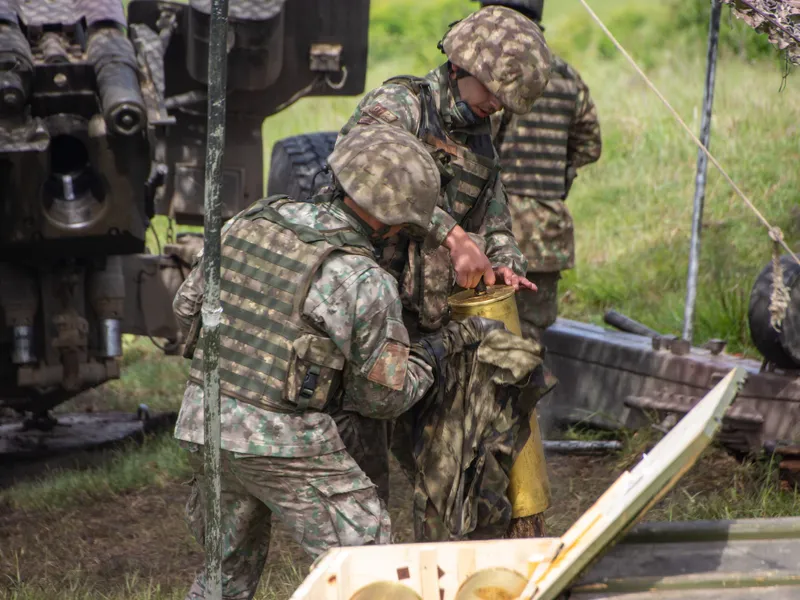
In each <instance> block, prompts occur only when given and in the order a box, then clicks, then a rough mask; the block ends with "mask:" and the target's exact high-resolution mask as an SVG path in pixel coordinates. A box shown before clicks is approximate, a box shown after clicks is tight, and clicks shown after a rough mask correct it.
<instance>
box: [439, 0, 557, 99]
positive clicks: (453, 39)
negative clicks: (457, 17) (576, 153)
mask: <svg viewBox="0 0 800 600" xmlns="http://www.w3.org/2000/svg"><path fill="white" fill-rule="evenodd" d="M439 48H441V50H442V51H443V52H444V53H445V54H446V55H447V58H448V60H449V61H450V62H451V63H452V64H454V65H456V66H458V67H461V68H462V69H464V70H465V71H467V72H469V74H470V75H472V76H473V77H475V78H476V79H477V80H478V81H480V82H481V83H482V84H483V85H484V86H486V89H488V90H489V91H490V92H492V93H493V94H494V95H495V96H497V98H498V100H500V102H502V103H503V106H504V107H505V108H507V109H508V110H510V111H511V112H513V113H516V114H525V113H528V112H530V111H531V109H532V108H533V103H534V102H535V101H536V99H537V98H539V96H541V95H542V92H543V91H544V88H545V86H547V82H548V81H549V80H550V50H549V48H548V47H547V43H546V42H545V41H544V35H542V30H541V29H539V27H537V25H536V23H534V22H533V21H531V20H530V19H529V18H527V17H526V16H524V15H522V14H521V13H519V12H517V11H515V10H512V9H510V8H507V7H505V6H485V7H483V8H481V9H480V10H478V11H476V12H474V13H472V14H471V15H470V16H468V17H467V18H465V19H463V20H461V21H458V22H456V23H455V24H454V25H453V26H452V27H451V28H450V30H449V31H448V32H447V33H446V34H445V36H444V38H443V39H442V41H441V42H439Z"/></svg>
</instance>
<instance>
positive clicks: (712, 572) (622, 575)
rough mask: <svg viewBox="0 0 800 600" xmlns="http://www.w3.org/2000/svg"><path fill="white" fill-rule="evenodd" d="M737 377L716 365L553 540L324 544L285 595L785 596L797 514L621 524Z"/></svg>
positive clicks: (668, 481)
mask: <svg viewBox="0 0 800 600" xmlns="http://www.w3.org/2000/svg"><path fill="white" fill-rule="evenodd" d="M746 377H747V375H746V373H745V371H744V370H743V369H740V368H736V369H733V370H732V371H731V372H729V373H727V374H726V376H725V377H724V378H723V379H722V381H720V382H719V383H718V384H717V385H716V386H715V387H714V389H713V390H712V391H711V392H709V393H708V394H707V395H706V396H705V397H704V398H703V399H702V400H701V401H700V402H699V403H698V404H697V406H696V407H695V408H694V409H692V410H691V411H690V412H689V413H688V414H687V415H686V416H685V417H684V418H683V419H682V420H681V421H680V423H678V424H677V425H676V426H675V427H674V428H673V429H672V430H671V431H670V432H669V433H668V434H667V436H666V437H665V438H664V439H662V440H661V441H660V442H659V443H658V444H657V445H656V446H655V447H654V448H653V449H652V450H651V451H650V452H649V453H648V454H646V455H645V456H644V457H643V458H642V460H641V462H639V464H638V465H636V467H635V468H633V469H632V470H630V471H626V472H625V473H623V474H622V476H621V477H619V479H617V480H616V482H614V484H612V485H611V487H610V488H609V489H608V490H607V491H606V492H605V493H604V494H603V495H602V496H601V497H600V498H599V499H598V500H597V502H596V503H595V504H594V505H593V506H592V507H591V508H589V510H587V511H586V512H585V513H584V514H583V515H582V516H581V517H579V518H578V519H577V521H576V522H575V524H574V525H573V526H572V527H571V528H570V529H569V530H568V531H567V532H566V533H564V535H563V536H561V537H560V538H538V539H525V540H519V539H517V540H491V541H466V542H451V543H434V544H399V545H394V546H382V547H372V548H341V549H335V550H330V551H329V552H328V553H327V554H326V555H325V556H324V557H323V558H322V559H320V560H319V561H318V562H317V563H316V565H315V568H314V569H313V570H312V572H311V573H310V575H309V576H308V577H307V578H306V580H305V582H304V583H303V584H302V585H301V586H300V587H299V588H298V589H297V590H296V591H295V593H294V595H293V596H292V600H305V599H311V598H313V599H314V600H317V599H319V600H325V599H334V598H336V599H337V600H340V599H342V600H371V599H373V598H376V599H377V598H409V599H413V598H416V599H420V600H429V599H430V600H434V599H435V600H439V599H442V600H468V599H469V600H472V599H478V598H509V599H510V598H517V599H526V600H527V599H530V600H553V599H555V598H566V597H569V598H580V599H586V600H589V599H600V598H620V599H622V598H625V599H626V600H645V599H653V600H655V599H656V598H660V599H670V598H675V599H677V598H681V599H682V600H683V599H688V600H701V599H704V598H730V599H732V600H733V599H737V600H743V599H750V598H752V599H753V600H755V599H756V598H758V599H766V598H793V597H795V596H796V595H797V594H800V570H798V568H797V561H796V559H795V557H794V554H793V551H796V550H797V549H800V518H786V519H753V520H741V521H727V522H726V521H705V522H704V521H698V522H684V523H680V522H677V523H676V522H673V523H648V524H645V525H642V526H639V527H636V528H634V529H632V530H631V528H632V527H633V525H634V524H635V523H636V521H638V520H639V519H640V518H641V517H642V516H643V515H644V514H645V513H646V512H647V510H648V509H649V508H650V507H652V506H653V505H654V504H655V503H656V502H657V501H658V500H659V499H660V498H661V497H663V495H664V494H666V492H667V491H668V490H669V489H670V488H671V487H672V486H673V485H674V484H675V483H676V481H677V480H678V479H679V478H680V476H681V475H682V474H683V473H685V472H686V471H687V470H688V469H689V468H691V466H692V464H693V463H694V462H695V460H696V459H697V458H698V456H699V455H700V453H701V452H702V451H703V449H704V448H706V447H707V446H708V444H709V443H710V442H711V439H712V437H713V436H714V434H715V433H716V432H717V431H718V429H719V428H720V419H721V417H722V415H723V414H724V413H725V411H726V410H727V409H728V407H729V406H730V404H731V402H732V401H733V399H734V397H735V396H736V393H737V391H738V389H739V387H740V386H741V385H742V383H743V382H744V380H745V378H746Z"/></svg>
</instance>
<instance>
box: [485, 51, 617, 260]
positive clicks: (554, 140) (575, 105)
mask: <svg viewBox="0 0 800 600" xmlns="http://www.w3.org/2000/svg"><path fill="white" fill-rule="evenodd" d="M492 125H493V130H494V140H495V145H496V146H497V149H498V153H499V154H500V162H501V164H502V165H503V172H502V179H503V184H504V186H505V188H506V190H508V194H509V196H508V202H509V208H510V210H511V215H512V217H513V224H514V235H515V237H516V239H517V243H518V244H519V246H520V248H521V249H522V251H523V253H524V254H525V257H526V258H527V259H528V271H529V272H530V271H534V272H537V273H542V272H552V271H561V270H564V269H571V268H572V267H573V266H574V261H575V238H574V231H573V222H572V216H571V215H570V212H569V209H568V208H567V206H566V204H565V203H564V201H565V200H566V199H567V195H568V194H569V190H570V188H571V186H572V183H573V181H574V180H575V177H576V176H577V169H579V168H580V167H582V166H584V165H587V164H590V163H593V162H595V161H597V160H599V158H600V155H601V152H602V138H601V135H600V123H599V121H598V118H597V109H596V107H595V104H594V102H593V101H592V98H591V95H590V93H589V88H588V87H587V86H586V84H585V83H584V82H583V80H582V79H581V77H580V75H579V74H578V72H577V71H576V70H575V69H574V68H572V67H571V66H570V65H568V64H567V63H566V62H564V61H563V60H562V59H561V58H558V57H554V58H553V71H552V76H551V78H550V83H549V84H548V85H547V89H546V90H545V92H544V94H543V96H542V97H541V98H539V100H537V101H536V102H535V103H534V105H533V110H532V111H531V112H530V113H528V114H526V115H512V114H510V113H503V114H501V115H496V116H494V117H493V119H492Z"/></svg>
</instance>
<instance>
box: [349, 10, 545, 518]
mask: <svg viewBox="0 0 800 600" xmlns="http://www.w3.org/2000/svg"><path fill="white" fill-rule="evenodd" d="M439 48H440V49H441V50H442V52H443V53H444V54H445V55H446V56H447V61H446V62H445V63H444V64H442V65H441V66H439V67H438V68H436V69H434V70H433V71H431V72H430V73H428V74H427V75H426V76H425V77H413V76H400V77H394V78H392V79H389V80H388V81H386V82H384V84H383V85H382V86H380V87H378V88H376V89H374V90H372V91H371V92H369V93H368V94H367V95H366V96H365V97H364V98H363V99H362V100H361V102H360V103H359V104H358V107H357V108H356V111H355V113H354V114H353V116H352V117H351V118H350V120H349V121H348V122H347V124H346V125H345V126H344V127H343V128H342V130H341V132H340V136H339V139H338V141H337V144H341V143H343V141H344V140H346V139H347V136H348V135H350V132H351V130H353V129H354V128H355V127H356V126H365V127H370V126H374V125H383V124H388V125H391V126H394V127H397V128H402V129H405V130H407V131H409V132H411V133H412V134H414V135H416V136H417V137H418V138H419V139H420V140H422V141H423V142H424V143H425V146H426V147H427V148H428V150H429V151H430V153H431V155H432V156H433V157H434V159H435V160H436V161H437V164H438V166H439V169H440V171H441V173H442V195H441V197H440V200H439V206H438V207H437V209H436V210H435V211H434V216H433V223H432V225H433V227H432V231H431V233H430V234H429V236H428V238H427V239H426V240H425V242H424V244H418V243H415V242H413V241H410V240H409V239H408V238H407V236H402V235H400V236H396V237H394V238H391V239H390V240H388V242H387V243H386V246H385V248H384V249H383V252H382V258H381V259H380V264H381V266H383V267H384V268H386V269H387V270H388V271H389V272H391V273H392V274H393V275H394V276H395V277H396V278H397V279H398V281H399V282H400V294H401V299H402V300H403V306H404V308H405V309H406V310H405V311H404V316H405V317H406V325H407V327H408V329H409V332H410V333H411V334H412V339H413V338H414V337H415V336H418V335H420V333H423V332H428V331H435V330H436V329H437V328H439V327H441V326H442V324H443V323H445V322H446V320H447V310H448V306H447V298H448V296H449V295H450V294H451V293H452V292H453V291H454V287H455V284H456V283H457V284H458V285H460V286H462V287H465V288H473V287H475V286H476V285H477V284H478V283H479V281H480V279H481V277H483V279H484V282H485V283H487V284H489V285H491V284H493V283H494V282H495V276H496V277H497V279H498V280H499V282H500V283H505V284H508V285H512V286H514V288H515V289H528V290H530V293H531V294H533V293H535V289H536V288H535V286H534V285H532V284H531V283H530V282H529V281H528V280H527V279H526V278H525V274H526V271H527V261H526V259H525V257H524V255H523V253H522V252H521V251H520V249H519V247H518V245H517V242H516V240H515V239H514V233H513V231H512V224H511V215H510V213H509V207H508V204H507V200H506V193H505V190H504V188H503V183H502V181H501V179H500V177H499V173H500V163H499V161H498V157H497V153H496V152H495V149H494V146H493V145H492V138H491V122H490V118H489V117H490V115H492V114H493V113H496V112H498V111H499V110H501V109H503V108H504V109H506V110H507V111H508V112H509V113H515V114H526V113H528V112H529V111H530V110H531V108H532V106H533V103H534V101H535V100H536V99H537V98H539V96H540V95H541V94H542V91H543V90H544V88H545V86H546V85H547V81H548V78H549V73H550V52H549V50H548V48H547V45H546V43H545V41H544V37H543V35H542V33H541V31H540V30H539V28H538V27H537V26H536V25H535V24H534V23H533V22H532V21H531V20H530V19H528V18H526V17H524V16H523V15H521V14H519V13H518V12H515V11H514V10H511V9H509V8H505V7H501V6H491V7H486V8H482V9H481V10H479V11H476V12H475V13H474V14H472V15H470V16H469V17H467V18H465V19H463V20H462V21H459V22H458V23H456V24H454V25H453V26H452V27H451V28H450V30H449V31H448V32H447V33H446V34H445V36H444V38H443V39H442V41H441V42H440V43H439ZM476 234H477V235H476ZM476 242H477V243H478V244H480V245H481V246H482V248H481V247H479V246H478V245H477V244H476ZM484 253H485V254H484ZM337 424H338V426H339V431H340V434H341V435H342V437H343V439H344V440H345V443H346V445H347V447H348V449H350V451H351V453H352V454H353V456H354V457H355V458H356V460H357V461H358V463H359V464H360V465H361V466H362V467H363V468H364V469H365V471H366V472H367V473H368V474H369V475H370V477H371V478H372V479H373V481H375V482H376V484H377V485H378V488H379V491H380V493H381V497H382V498H384V499H387V498H388V495H389V488H388V465H389V459H388V450H386V448H387V445H388V443H389V441H388V437H389V435H388V430H387V424H386V423H385V422H375V421H374V420H369V419H364V418H363V417H361V416H360V415H357V414H352V415H349V416H348V415H339V416H338V417H337ZM534 426H535V425H534ZM533 435H536V436H538V430H537V431H536V432H535V434H532V436H533ZM537 439H538V438H537ZM538 451H539V452H541V445H540V446H539V448H538ZM540 462H541V463H542V464H543V461H540ZM530 476H531V480H530V481H531V483H532V485H533V486H534V487H536V488H537V489H538V491H534V492H532V495H533V496H537V497H542V496H544V495H546V493H547V492H546V491H545V490H547V481H546V473H533V474H531V475H530ZM542 510H543V508H542ZM525 516H530V515H525Z"/></svg>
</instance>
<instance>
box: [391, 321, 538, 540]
mask: <svg viewBox="0 0 800 600" xmlns="http://www.w3.org/2000/svg"><path fill="white" fill-rule="evenodd" d="M541 356H542V348H541V346H539V344H537V343H536V342H534V341H532V340H526V339H523V338H520V337H518V336H516V335H513V334H511V333H509V332H508V331H506V330H495V331H491V332H490V333H489V334H488V335H486V337H485V338H484V339H483V341H482V342H481V343H480V344H471V345H466V346H464V347H463V348H462V349H461V351H458V352H452V349H451V355H450V356H449V357H448V358H446V359H444V360H441V361H438V362H439V365H438V370H439V372H440V373H443V376H442V377H439V378H438V382H439V385H438V386H434V388H432V390H431V391H429V393H428V395H427V396H426V398H425V399H423V400H422V401H420V402H419V403H418V404H417V405H416V406H415V407H414V408H413V409H412V410H411V411H409V412H408V413H406V414H405V415H403V416H402V417H401V418H399V419H398V420H397V422H396V426H395V430H394V432H393V440H392V443H393V446H394V447H395V448H405V449H411V452H410V453H409V452H405V453H402V452H400V453H397V454H398V458H399V459H400V460H401V462H403V463H404V465H403V466H404V468H405V469H406V471H407V472H415V477H414V480H415V481H414V486H415V489H414V536H415V540H416V541H417V542H424V541H448V540H462V539H488V538H501V537H503V535H504V534H505V532H506V530H507V529H508V525H509V523H510V522H511V502H510V500H509V499H508V497H507V495H506V490H507V488H508V474H509V472H510V470H511V466H512V465H513V464H514V461H515V460H516V458H517V456H518V454H519V452H520V451H521V450H522V447H523V446H524V445H525V442H526V441H527V440H528V436H529V435H530V427H529V418H530V414H531V411H532V410H533V408H534V406H535V404H536V402H537V401H538V399H539V398H541V397H542V396H543V395H544V393H545V392H546V391H547V390H548V387H547V384H546V383H545V380H544V368H543V366H542V358H541ZM523 389H525V391H526V393H524V394H522V393H520V392H522V390H523ZM409 462H411V464H409Z"/></svg>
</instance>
